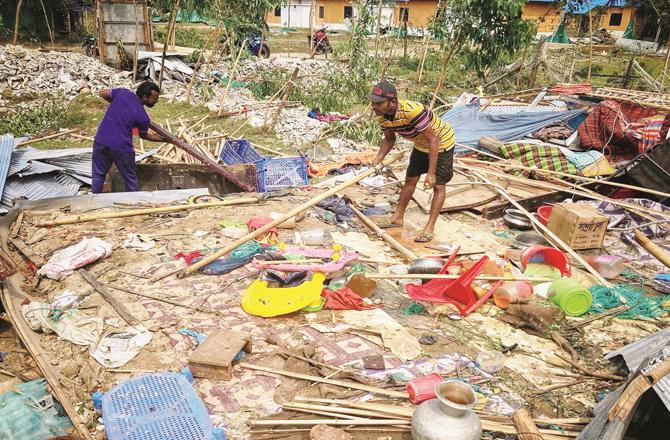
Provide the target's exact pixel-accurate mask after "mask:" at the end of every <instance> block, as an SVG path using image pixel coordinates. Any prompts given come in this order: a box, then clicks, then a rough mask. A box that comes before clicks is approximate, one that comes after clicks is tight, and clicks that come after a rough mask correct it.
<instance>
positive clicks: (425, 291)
mask: <svg viewBox="0 0 670 440" xmlns="http://www.w3.org/2000/svg"><path fill="white" fill-rule="evenodd" d="M457 253H458V249H456V251H455V252H454V254H453V255H452V256H451V257H449V260H448V261H447V262H446V263H445V265H444V266H443V267H442V269H440V272H439V273H440V274H442V273H444V272H446V271H447V267H448V266H449V265H450V264H451V263H452V262H453V261H454V260H455V259H456V254H457ZM488 261H489V257H487V256H483V257H482V258H481V259H480V260H479V261H478V262H476V263H475V264H474V265H473V266H472V267H471V268H470V269H468V271H467V272H465V273H464V274H463V275H461V276H460V277H458V278H457V279H455V280H445V279H433V280H430V281H429V282H427V283H426V284H408V285H406V286H405V292H407V294H408V295H409V296H410V297H411V298H412V299H415V300H417V301H428V302H437V303H449V304H453V305H454V306H455V307H456V308H457V309H458V311H459V312H460V314H461V316H467V315H468V314H470V313H472V312H474V311H475V310H477V309H478V308H479V307H480V306H481V305H482V304H484V303H485V302H486V301H487V300H488V299H489V298H490V297H491V296H492V295H493V292H494V291H495V290H496V289H497V288H498V287H499V286H500V285H501V284H502V281H498V282H497V283H496V284H495V285H494V286H493V287H492V288H491V289H490V290H489V291H488V292H486V294H485V295H484V296H482V297H481V298H479V299H478V298H477V295H475V292H473V291H472V282H473V281H474V279H475V277H476V276H477V275H479V274H480V273H481V271H482V270H483V269H484V265H485V264H486V263H487V262H488Z"/></svg>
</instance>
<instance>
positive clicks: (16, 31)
mask: <svg viewBox="0 0 670 440" xmlns="http://www.w3.org/2000/svg"><path fill="white" fill-rule="evenodd" d="M22 4H23V0H19V2H18V3H17V4H16V17H15V19H14V41H13V43H12V44H14V46H16V41H17V40H18V39H19V21H20V16H21V5H22Z"/></svg>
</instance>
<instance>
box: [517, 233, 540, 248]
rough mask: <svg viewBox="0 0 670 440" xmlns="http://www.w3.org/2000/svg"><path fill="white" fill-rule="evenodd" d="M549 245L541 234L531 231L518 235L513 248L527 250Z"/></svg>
mask: <svg viewBox="0 0 670 440" xmlns="http://www.w3.org/2000/svg"><path fill="white" fill-rule="evenodd" d="M547 244H549V242H548V241H547V240H546V239H545V238H544V237H543V236H542V235H541V234H538V233H537V232H535V231H530V232H523V233H521V234H519V235H517V236H516V239H515V240H514V243H512V246H514V247H515V248H517V249H525V248H527V247H531V246H536V245H539V246H546V245H547Z"/></svg>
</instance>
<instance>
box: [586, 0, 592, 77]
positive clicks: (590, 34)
mask: <svg viewBox="0 0 670 440" xmlns="http://www.w3.org/2000/svg"><path fill="white" fill-rule="evenodd" d="M586 7H587V8H589V71H588V73H587V75H586V82H590V81H591V70H592V68H593V13H592V12H591V1H590V0H586Z"/></svg>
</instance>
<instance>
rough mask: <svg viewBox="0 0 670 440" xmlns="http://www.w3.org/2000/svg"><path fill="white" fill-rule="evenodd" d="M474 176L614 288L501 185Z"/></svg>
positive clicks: (480, 176) (621, 298) (597, 278)
mask: <svg viewBox="0 0 670 440" xmlns="http://www.w3.org/2000/svg"><path fill="white" fill-rule="evenodd" d="M473 174H474V175H476V176H477V177H479V178H480V179H481V180H483V181H484V182H486V183H489V184H491V185H493V186H494V188H495V190H496V191H498V193H499V194H500V195H501V196H503V197H504V198H506V199H507V200H508V201H509V202H510V203H511V204H512V205H514V207H516V209H518V210H519V211H521V212H523V213H524V215H526V217H528V220H530V221H531V222H532V223H533V224H534V225H535V226H537V227H538V228H539V229H540V230H541V231H542V232H543V233H544V234H545V235H547V236H548V237H549V238H551V240H552V241H553V242H554V243H556V244H558V246H559V247H560V248H561V249H563V250H564V251H565V252H567V253H568V254H570V256H571V257H572V258H574V259H575V261H577V262H578V263H579V264H581V265H582V266H584V268H585V269H586V270H588V271H589V272H590V273H591V274H592V275H593V276H594V277H595V278H596V280H598V282H599V283H600V284H602V285H603V286H605V287H612V284H611V283H610V282H609V281H607V280H606V279H605V278H603V276H602V275H600V273H598V271H597V270H595V269H594V268H593V267H591V265H590V264H589V263H588V262H587V261H586V260H585V259H584V258H582V256H581V255H579V254H578V253H577V252H575V251H574V250H573V249H572V248H571V247H570V246H568V245H567V244H566V243H565V242H564V241H563V240H561V239H560V238H559V237H558V236H557V235H556V234H554V233H553V232H552V231H550V230H549V228H547V227H546V226H545V225H544V224H543V223H542V222H540V221H539V220H538V219H537V218H536V217H535V216H534V215H531V214H530V213H529V212H528V211H527V210H526V208H524V207H523V206H521V205H520V204H519V202H517V201H516V200H514V198H513V197H512V196H510V195H509V194H508V193H507V191H505V190H504V189H503V188H502V187H500V185H497V184H494V183H493V182H492V181H491V180H489V179H488V178H487V177H484V176H483V175H482V174H479V173H478V172H474V173H473ZM620 300H621V302H623V303H626V300H625V298H623V297H621V296H620Z"/></svg>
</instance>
